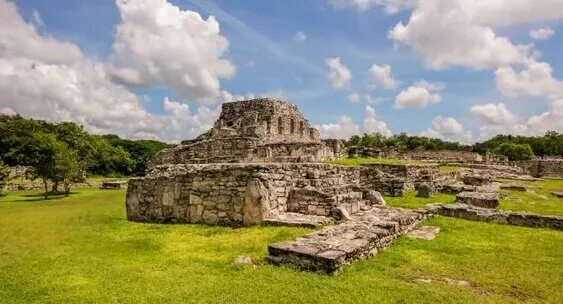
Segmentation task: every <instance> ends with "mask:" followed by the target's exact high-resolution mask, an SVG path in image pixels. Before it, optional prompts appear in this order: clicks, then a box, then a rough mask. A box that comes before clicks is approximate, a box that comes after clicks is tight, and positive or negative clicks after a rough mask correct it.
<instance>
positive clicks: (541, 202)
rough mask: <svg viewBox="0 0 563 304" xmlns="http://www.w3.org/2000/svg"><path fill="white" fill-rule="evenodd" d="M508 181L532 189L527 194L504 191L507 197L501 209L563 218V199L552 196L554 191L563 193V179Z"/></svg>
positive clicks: (500, 206)
mask: <svg viewBox="0 0 563 304" xmlns="http://www.w3.org/2000/svg"><path fill="white" fill-rule="evenodd" d="M505 181H506V180H505ZM508 181H509V182H513V183H521V184H525V185H527V186H529V187H532V188H531V189H530V190H529V191H527V192H522V191H515V190H502V192H503V193H504V194H506V195H507V197H506V198H503V199H502V200H501V201H500V205H499V208H501V209H505V210H514V211H527V212H533V213H539V214H551V215H561V216H563V198H559V197H557V196H555V195H553V194H551V192H552V191H557V190H559V191H563V179H546V180H543V181H534V182H532V181H512V180H508Z"/></svg>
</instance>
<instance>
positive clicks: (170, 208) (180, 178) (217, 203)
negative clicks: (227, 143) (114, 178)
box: [126, 163, 360, 226]
mask: <svg viewBox="0 0 563 304" xmlns="http://www.w3.org/2000/svg"><path fill="white" fill-rule="evenodd" d="M359 178H360V175H359V170H358V169H357V168H351V167H345V166H338V165H331V164H292V163H285V164H273V163H269V164H205V165H164V166H158V167H155V168H153V169H151V170H150V171H149V173H148V174H147V176H146V177H144V178H133V179H131V180H130V181H129V187H128V192H127V203H126V205H127V215H128V219H130V220H134V221H143V222H185V223H206V224H219V225H229V226H242V225H252V224H259V223H260V222H262V220H264V219H265V218H269V217H274V216H276V215H277V214H279V213H280V212H286V211H288V199H289V198H290V193H293V195H294V196H295V195H296V194H299V195H301V197H303V194H304V193H299V192H295V190H296V189H316V190H318V191H322V192H326V193H335V192H334V191H335V190H334V189H335V188H338V187H342V186H346V185H351V184H355V185H359ZM315 199H318V197H317V198H315ZM323 204H325V205H326V202H323V201H322V200H321V201H319V204H317V206H316V207H315V211H314V212H311V213H312V214H320V213H322V214H327V213H328V212H320V211H318V212H317V210H321V209H323V208H324V207H323ZM317 207H318V208H317Z"/></svg>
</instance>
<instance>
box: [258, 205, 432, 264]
mask: <svg viewBox="0 0 563 304" xmlns="http://www.w3.org/2000/svg"><path fill="white" fill-rule="evenodd" d="M425 217H426V214H425V213H423V212H418V211H413V210H408V209H402V208H391V207H384V206H376V207H375V206H374V207H372V208H370V209H369V210H365V211H361V212H358V213H357V214H355V215H354V216H352V217H351V218H350V219H349V220H348V221H346V222H344V223H341V224H339V225H336V226H329V227H326V228H324V229H322V230H320V231H318V232H315V233H311V234H308V235H305V236H303V237H301V238H298V239H296V240H294V241H286V242H281V243H275V244H270V245H269V246H268V252H269V256H268V258H267V259H268V261H269V262H270V263H273V264H276V265H281V264H288V265H293V266H295V267H297V268H299V269H302V270H311V271H320V272H325V273H328V274H331V273H335V272H337V271H338V270H339V269H341V267H342V266H344V265H346V264H348V263H350V262H351V261H353V260H356V259H362V258H368V257H371V256H373V255H375V254H376V253H377V251H378V250H380V249H383V248H385V247H387V246H389V245H390V244H391V242H392V241H393V240H394V239H395V238H397V237H398V236H399V235H400V234H401V233H404V232H406V231H409V230H410V229H412V228H413V227H414V226H416V225H417V224H418V223H419V222H420V221H421V220H423V219H424V218H425Z"/></svg>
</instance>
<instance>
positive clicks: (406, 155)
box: [382, 149, 483, 163]
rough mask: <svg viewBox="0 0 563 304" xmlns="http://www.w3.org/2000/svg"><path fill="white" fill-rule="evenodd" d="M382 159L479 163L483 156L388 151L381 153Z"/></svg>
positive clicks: (442, 152)
mask: <svg viewBox="0 0 563 304" xmlns="http://www.w3.org/2000/svg"><path fill="white" fill-rule="evenodd" d="M382 156H383V157H387V158H399V159H407V160H420V161H428V162H436V163H447V162H461V163H481V162H483V156H481V155H480V154H479V153H476V152H469V151H457V150H428V151H406V152H398V151H397V150H396V149H388V150H386V151H384V152H383V153H382Z"/></svg>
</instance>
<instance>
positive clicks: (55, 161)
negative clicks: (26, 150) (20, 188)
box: [33, 132, 84, 199]
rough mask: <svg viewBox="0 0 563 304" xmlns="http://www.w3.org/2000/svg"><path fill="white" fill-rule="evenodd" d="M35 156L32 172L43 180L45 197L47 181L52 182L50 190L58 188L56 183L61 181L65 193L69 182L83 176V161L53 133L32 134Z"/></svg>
mask: <svg viewBox="0 0 563 304" xmlns="http://www.w3.org/2000/svg"><path fill="white" fill-rule="evenodd" d="M33 138H34V140H35V141H34V145H35V147H36V150H37V151H38V153H37V158H36V159H35V160H34V162H33V174H34V177H36V178H41V179H42V180H43V185H44V187H45V199H47V198H48V195H49V189H48V184H47V181H49V180H50V181H51V182H52V184H53V188H52V191H53V192H56V191H57V190H58V185H59V184H60V183H63V184H64V186H65V191H66V194H67V195H68V193H69V192H70V183H71V182H74V181H78V180H80V179H81V178H83V176H84V170H83V163H82V162H81V161H80V159H79V158H78V154H77V153H76V151H75V150H72V149H71V148H69V147H68V145H67V144H66V143H64V142H62V141H60V140H58V139H57V137H56V135H55V134H53V133H42V132H37V133H35V134H34V135H33Z"/></svg>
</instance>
